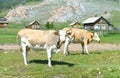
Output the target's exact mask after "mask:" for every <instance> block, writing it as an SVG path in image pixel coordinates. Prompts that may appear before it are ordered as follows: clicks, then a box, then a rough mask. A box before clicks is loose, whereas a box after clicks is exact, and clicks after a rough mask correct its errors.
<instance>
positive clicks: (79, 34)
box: [64, 28, 100, 54]
mask: <svg viewBox="0 0 120 78" xmlns="http://www.w3.org/2000/svg"><path fill="white" fill-rule="evenodd" d="M64 30H66V31H67V33H68V34H69V33H70V34H69V35H68V37H67V38H66V41H65V45H64V54H69V49H68V48H69V44H70V43H71V42H72V43H81V45H82V53H83V54H84V48H85V50H86V53H87V54H89V52H88V49H87V44H89V43H90V42H91V41H93V40H94V41H98V42H100V38H99V36H98V34H97V33H96V32H94V33H91V32H89V31H87V30H83V29H77V28H64Z"/></svg>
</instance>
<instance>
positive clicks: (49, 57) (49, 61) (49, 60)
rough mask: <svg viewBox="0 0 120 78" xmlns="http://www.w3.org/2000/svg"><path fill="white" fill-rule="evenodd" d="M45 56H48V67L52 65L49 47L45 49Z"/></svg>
mask: <svg viewBox="0 0 120 78" xmlns="http://www.w3.org/2000/svg"><path fill="white" fill-rule="evenodd" d="M47 56H48V66H49V67H52V64H51V59H52V49H51V48H49V49H47Z"/></svg>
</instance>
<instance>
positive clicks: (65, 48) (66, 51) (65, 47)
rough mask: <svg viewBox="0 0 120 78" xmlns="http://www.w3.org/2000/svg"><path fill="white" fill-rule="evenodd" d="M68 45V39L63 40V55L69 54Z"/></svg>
mask: <svg viewBox="0 0 120 78" xmlns="http://www.w3.org/2000/svg"><path fill="white" fill-rule="evenodd" d="M69 45H70V41H69V40H67V41H65V45H64V54H65V55H69V54H70V52H69Z"/></svg>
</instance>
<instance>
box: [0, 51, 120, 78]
mask: <svg viewBox="0 0 120 78" xmlns="http://www.w3.org/2000/svg"><path fill="white" fill-rule="evenodd" d="M119 55H120V51H96V52H92V53H91V54H90V55H89V56H88V55H81V54H80V55H79V54H78V53H74V52H73V53H72V55H70V56H65V55H63V54H62V53H57V54H55V55H54V56H53V58H52V63H53V67H52V68H49V67H48V66H47V56H46V53H45V52H33V51H32V52H30V53H29V57H30V61H31V62H30V64H29V65H28V66H27V67H26V66H24V64H23V58H22V54H21V52H18V51H0V56H1V57H0V60H1V61H0V77H1V78H16V77H18V78H48V77H49V78H99V77H100V78H119V77H120V74H119V73H120V62H119V61H120V59H119ZM6 57H7V58H6ZM71 59H72V60H71Z"/></svg>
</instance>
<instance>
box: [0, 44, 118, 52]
mask: <svg viewBox="0 0 120 78" xmlns="http://www.w3.org/2000/svg"><path fill="white" fill-rule="evenodd" d="M63 47H64V46H62V47H61V50H62V51H63ZM0 50H19V46H18V45H17V44H4V45H0ZM88 50H89V51H95V50H120V44H110V43H91V44H88ZM70 51H81V44H73V43H71V44H70Z"/></svg>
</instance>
